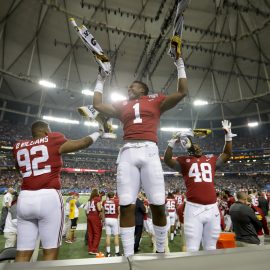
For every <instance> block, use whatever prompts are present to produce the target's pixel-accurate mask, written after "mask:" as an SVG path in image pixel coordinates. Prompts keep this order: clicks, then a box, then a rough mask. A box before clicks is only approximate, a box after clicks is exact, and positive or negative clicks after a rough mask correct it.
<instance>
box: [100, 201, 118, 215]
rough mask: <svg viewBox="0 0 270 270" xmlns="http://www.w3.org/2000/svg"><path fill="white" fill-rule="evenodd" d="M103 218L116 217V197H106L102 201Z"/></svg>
mask: <svg viewBox="0 0 270 270" xmlns="http://www.w3.org/2000/svg"><path fill="white" fill-rule="evenodd" d="M102 206H103V208H104V213H105V218H118V207H119V201H118V200H116V199H107V200H106V201H104V202H103V203H102Z"/></svg>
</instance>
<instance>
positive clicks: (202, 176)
mask: <svg viewBox="0 0 270 270" xmlns="http://www.w3.org/2000/svg"><path fill="white" fill-rule="evenodd" d="M200 169H201V171H200V170H199V165H198V163H193V164H192V165H191V167H190V169H189V172H188V176H189V177H191V178H194V182H195V183H199V182H202V181H204V182H212V168H211V164H210V163H201V164H200Z"/></svg>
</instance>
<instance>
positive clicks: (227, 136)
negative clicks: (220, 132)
mask: <svg viewBox="0 0 270 270" xmlns="http://www.w3.org/2000/svg"><path fill="white" fill-rule="evenodd" d="M231 141H232V137H231V136H229V135H228V134H225V142H231Z"/></svg>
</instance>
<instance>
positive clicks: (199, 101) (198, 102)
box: [193, 99, 208, 106]
mask: <svg viewBox="0 0 270 270" xmlns="http://www.w3.org/2000/svg"><path fill="white" fill-rule="evenodd" d="M207 104H208V101H206V100H201V99H197V100H194V102H193V105H194V106H205V105H207Z"/></svg>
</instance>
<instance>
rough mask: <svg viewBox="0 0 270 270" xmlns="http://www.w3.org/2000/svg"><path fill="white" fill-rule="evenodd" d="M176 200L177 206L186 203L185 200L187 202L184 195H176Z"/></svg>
mask: <svg viewBox="0 0 270 270" xmlns="http://www.w3.org/2000/svg"><path fill="white" fill-rule="evenodd" d="M174 198H175V200H176V204H177V206H178V205H179V204H183V203H184V200H185V197H184V195H181V194H175V195H174Z"/></svg>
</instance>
